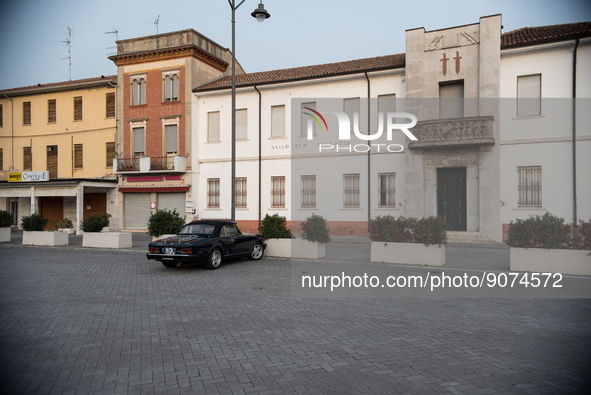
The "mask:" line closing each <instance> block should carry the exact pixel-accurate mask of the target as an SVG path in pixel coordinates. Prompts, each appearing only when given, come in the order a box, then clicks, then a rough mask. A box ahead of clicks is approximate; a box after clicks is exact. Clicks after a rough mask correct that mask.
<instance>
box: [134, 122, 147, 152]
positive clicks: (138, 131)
mask: <svg viewBox="0 0 591 395" xmlns="http://www.w3.org/2000/svg"><path fill="white" fill-rule="evenodd" d="M132 131H133V156H134V157H140V156H144V152H145V144H144V128H143V127H141V128H133V129H132Z"/></svg>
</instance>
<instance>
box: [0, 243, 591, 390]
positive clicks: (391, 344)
mask: <svg viewBox="0 0 591 395" xmlns="http://www.w3.org/2000/svg"><path fill="white" fill-rule="evenodd" d="M499 251H500V252H499V253H506V251H505V250H501V249H499ZM487 253H490V254H492V253H493V252H490V251H487ZM469 254H474V253H473V252H469ZM489 260H490V259H489V258H486V259H485V261H487V262H488V261H489ZM328 263H330V264H332V265H337V264H338V262H336V261H330V262H328ZM307 264H310V263H309V262H308V263H307ZM319 264H322V263H319ZM342 265H343V267H346V268H347V270H353V271H354V270H373V271H376V273H377V272H380V271H384V270H389V271H391V272H402V271H403V270H406V271H407V272H408V273H422V272H423V271H424V270H425V269H424V268H408V269H401V268H400V267H398V266H392V265H383V264H373V265H370V264H368V263H365V262H356V261H355V260H354V259H350V260H348V261H346V262H343V263H342ZM361 265H365V266H363V267H360V266H361ZM294 268H296V269H299V268H300V266H298V263H297V262H290V261H287V260H279V259H263V260H262V261H258V262H250V261H248V260H237V261H234V262H229V263H226V264H224V265H223V266H222V267H221V268H220V269H219V270H215V271H208V270H205V269H203V268H200V267H180V268H176V269H165V268H164V267H163V266H162V265H160V264H158V263H156V262H153V261H148V260H147V259H146V258H145V255H144V253H142V252H141V251H139V250H137V251H136V250H128V251H117V250H93V249H87V250H82V249H80V248H42V247H22V246H16V245H8V246H7V245H3V246H0V355H1V358H0V393H2V394H20V393H32V394H74V393H76V394H112V393H121V394H126V393H132V394H152V393H156V394H195V393H223V394H242V393H255V394H275V393H277V394H279V393H297V394H326V393H335V394H336V393H338V394H354V393H363V394H367V393H389V394H391V393H457V394H459V393H466V394H486V393H529V394H539V393H589V390H590V389H591V387H590V384H591V368H589V361H591V329H590V328H591V299H574V298H569V297H565V298H562V299H557V298H550V299H549V298H527V297H526V298H523V297H522V298H515V299H514V298H510V297H505V298H498V297H486V295H484V296H482V297H479V298H463V297H461V296H459V295H458V294H452V295H451V297H447V296H443V297H431V298H424V297H417V298H414V297H413V298H410V297H384V296H383V295H382V296H381V297H363V294H361V296H360V295H358V294H354V293H350V294H343V295H341V296H342V297H340V296H339V297H322V296H321V297H307V296H306V295H303V296H302V295H299V293H298V292H292V289H291V286H290V284H292V283H293V277H294V273H296V272H297V270H296V271H294ZM458 270H459V269H458ZM564 281H565V285H569V286H570V285H573V286H576V287H579V288H581V287H582V288H585V287H586V288H589V286H590V285H591V279H589V278H566V279H565V280H564ZM300 293H301V292H300Z"/></svg>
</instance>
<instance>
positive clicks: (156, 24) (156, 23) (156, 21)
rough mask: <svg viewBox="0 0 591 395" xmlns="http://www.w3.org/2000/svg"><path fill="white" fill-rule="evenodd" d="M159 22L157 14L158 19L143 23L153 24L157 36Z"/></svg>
mask: <svg viewBox="0 0 591 395" xmlns="http://www.w3.org/2000/svg"><path fill="white" fill-rule="evenodd" d="M159 21H160V14H158V18H156V19H154V22H144V23H153V24H154V26H156V35H158V22H159Z"/></svg>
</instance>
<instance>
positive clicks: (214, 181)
mask: <svg viewBox="0 0 591 395" xmlns="http://www.w3.org/2000/svg"><path fill="white" fill-rule="evenodd" d="M219 207H220V179H219V178H208V179H207V208H219Z"/></svg>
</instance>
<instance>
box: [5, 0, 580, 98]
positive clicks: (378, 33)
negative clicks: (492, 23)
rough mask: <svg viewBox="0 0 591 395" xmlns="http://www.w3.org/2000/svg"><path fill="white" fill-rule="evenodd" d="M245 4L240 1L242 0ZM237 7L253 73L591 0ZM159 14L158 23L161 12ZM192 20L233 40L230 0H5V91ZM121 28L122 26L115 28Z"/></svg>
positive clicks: (353, 55)
mask: <svg viewBox="0 0 591 395" xmlns="http://www.w3.org/2000/svg"><path fill="white" fill-rule="evenodd" d="M236 3H239V0H236ZM258 3H259V0H246V1H245V2H244V3H243V4H242V5H241V6H240V7H239V8H238V10H237V11H236V58H237V60H238V62H239V63H240V64H241V65H242V67H243V68H244V69H245V70H246V72H257V71H266V70H275V69H283V68H290V67H298V66H306V65H313V64H322V63H331V62H339V61H344V60H352V59H361V58H367V57H373V56H382V55H388V54H395V53H403V52H404V51H405V31H406V30H408V29H414V28H418V27H424V28H425V30H427V31H430V30H436V29H442V28H447V27H453V26H460V25H466V24H471V23H477V22H478V21H479V18H480V17H482V16H487V15H494V14H502V23H503V26H504V29H503V32H508V31H511V30H515V29H518V28H522V27H526V26H543V25H553V24H561V23H571V22H582V21H591V2H590V1H588V0H495V1H481V0H466V1H464V0H447V1H441V0H414V1H412V2H411V1H405V2H403V1H393V0H365V1H361V0H338V1H336V0H330V1H329V0H264V6H265V8H266V9H267V11H268V12H269V13H270V14H271V18H269V19H267V20H266V21H264V22H263V23H259V22H257V21H256V20H255V19H254V18H252V17H251V16H250V13H251V12H252V11H253V10H254V9H255V8H257V6H258ZM155 20H158V25H157V26H156V25H155V24H154V21H155ZM156 27H157V28H158V32H159V33H166V32H172V31H177V30H184V29H188V28H193V29H195V30H197V31H198V32H200V33H201V34H203V35H205V36H207V37H209V38H210V39H212V40H213V41H215V42H217V43H218V44H220V45H222V46H224V47H228V48H230V47H231V45H232V27H231V8H230V5H229V3H228V0H175V1H174V2H173V1H162V0H141V1H139V0H102V1H96V0H93V1H90V0H0V90H2V89H9V88H16V87H22V86H30V85H37V84H44V83H49V82H59V81H67V80H69V79H70V72H69V65H68V62H69V61H68V45H67V44H66V43H65V41H66V40H67V39H68V28H70V29H71V32H72V33H71V37H70V43H71V44H70V45H71V62H72V66H71V79H72V80H77V79H82V78H90V77H99V76H101V75H114V74H116V72H117V70H116V67H115V65H114V63H113V62H112V61H110V60H109V59H108V56H109V55H112V54H114V53H115V40H116V39H117V37H118V39H119V40H124V39H129V38H135V37H142V36H147V35H152V34H155V33H156ZM115 30H117V31H118V33H117V34H114V33H108V34H107V32H113V31H115Z"/></svg>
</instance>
